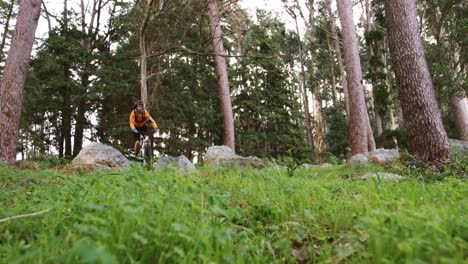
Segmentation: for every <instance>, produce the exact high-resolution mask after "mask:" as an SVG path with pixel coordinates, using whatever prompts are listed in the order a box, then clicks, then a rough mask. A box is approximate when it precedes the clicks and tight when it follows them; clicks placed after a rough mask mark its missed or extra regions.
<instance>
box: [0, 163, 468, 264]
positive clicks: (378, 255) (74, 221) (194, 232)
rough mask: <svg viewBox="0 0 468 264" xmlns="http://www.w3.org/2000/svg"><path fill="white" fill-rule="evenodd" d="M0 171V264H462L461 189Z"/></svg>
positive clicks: (454, 184) (273, 176)
mask: <svg viewBox="0 0 468 264" xmlns="http://www.w3.org/2000/svg"><path fill="white" fill-rule="evenodd" d="M59 168H60V169H57V168H35V169H30V170H15V169H12V168H9V167H6V166H0V219H5V218H7V217H14V216H18V215H23V214H29V213H34V212H41V211H44V210H49V211H47V212H43V213H41V214H39V215H35V216H29V217H23V218H13V219H10V220H7V221H3V222H0V262H1V263H194V262H196V263H284V262H287V263H296V262H297V263H323V262H325V263H467V258H468V245H467V240H468V220H467V207H468V185H467V182H466V180H464V179H456V178H446V179H442V180H432V181H423V180H420V179H416V177H408V178H407V179H406V180H402V181H399V182H398V181H381V180H376V179H371V180H360V179H358V177H357V175H358V174H359V173H362V172H365V171H383V170H384V169H383V168H378V167H370V168H366V169H364V168H360V169H351V168H348V167H344V166H334V167H333V168H316V169H298V170H296V171H295V172H294V174H293V176H292V177H290V176H291V174H288V173H287V171H286V170H285V169H275V168H267V169H263V170H247V169H233V168H209V167H208V168H200V169H199V170H198V172H196V173H194V174H190V175H187V176H184V175H180V174H178V173H176V172H174V171H164V172H158V173H154V172H150V171H147V170H145V169H144V168H141V167H139V166H135V167H134V168H132V169H128V170H124V171H120V172H93V171H88V172H86V171H74V170H71V169H67V168H66V167H59Z"/></svg>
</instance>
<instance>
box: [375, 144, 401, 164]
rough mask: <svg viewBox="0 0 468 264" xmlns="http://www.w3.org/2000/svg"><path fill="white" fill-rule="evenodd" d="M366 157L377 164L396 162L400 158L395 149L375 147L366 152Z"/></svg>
mask: <svg viewBox="0 0 468 264" xmlns="http://www.w3.org/2000/svg"><path fill="white" fill-rule="evenodd" d="M367 158H368V159H370V160H371V161H372V162H374V163H375V164H377V165H384V164H388V163H393V162H397V161H398V160H399V159H400V154H399V153H398V150H396V149H383V148H380V149H376V150H374V151H371V152H369V153H367Z"/></svg>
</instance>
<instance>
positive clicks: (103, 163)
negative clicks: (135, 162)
mask: <svg viewBox="0 0 468 264" xmlns="http://www.w3.org/2000/svg"><path fill="white" fill-rule="evenodd" d="M72 165H74V166H77V167H93V168H96V169H119V168H128V167H130V164H129V162H128V160H127V158H125V156H124V155H123V154H122V153H120V151H118V150H117V149H115V148H113V147H111V146H107V145H104V144H101V143H91V144H89V145H88V146H86V147H84V148H83V149H82V150H81V151H80V153H79V154H78V156H76V157H75V158H74V159H73V161H72Z"/></svg>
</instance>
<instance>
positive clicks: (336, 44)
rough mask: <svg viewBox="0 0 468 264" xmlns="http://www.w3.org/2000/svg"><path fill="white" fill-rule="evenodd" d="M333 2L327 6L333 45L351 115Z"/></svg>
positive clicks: (347, 106)
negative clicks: (332, 6)
mask: <svg viewBox="0 0 468 264" xmlns="http://www.w3.org/2000/svg"><path fill="white" fill-rule="evenodd" d="M331 4H332V1H331V0H327V3H326V8H327V14H328V18H329V20H330V28H331V30H330V32H331V35H332V36H331V37H332V41H333V46H334V48H335V53H336V59H337V60H338V66H339V69H340V83H341V86H342V87H343V94H344V103H345V110H346V115H347V116H349V92H348V83H347V82H346V71H345V68H344V64H343V58H342V56H341V49H340V42H339V38H338V34H337V33H336V26H335V16H334V15H333V13H332V8H331Z"/></svg>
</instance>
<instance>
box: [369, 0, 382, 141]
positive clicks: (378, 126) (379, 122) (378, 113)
mask: <svg viewBox="0 0 468 264" xmlns="http://www.w3.org/2000/svg"><path fill="white" fill-rule="evenodd" d="M365 12H366V19H365V20H366V27H365V31H366V33H367V34H370V32H371V30H372V26H373V22H372V9H371V7H370V3H369V0H366V1H365ZM367 47H368V48H369V56H370V58H371V60H370V62H369V72H370V73H371V75H372V77H371V83H372V96H373V99H374V100H373V104H374V116H375V128H376V130H377V136H380V135H382V133H383V125H382V115H381V112H382V106H381V105H380V104H379V102H378V100H377V89H378V82H377V77H376V76H375V74H376V73H377V72H380V71H381V70H382V69H381V67H378V66H375V64H374V65H373V62H372V58H374V57H375V52H374V45H373V43H372V41H371V40H370V37H369V38H368V41H367Z"/></svg>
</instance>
